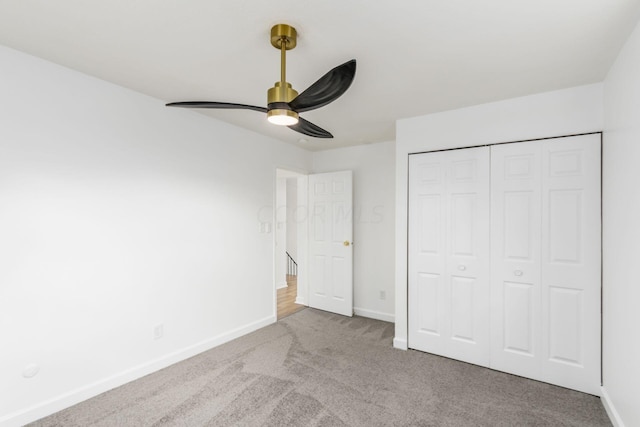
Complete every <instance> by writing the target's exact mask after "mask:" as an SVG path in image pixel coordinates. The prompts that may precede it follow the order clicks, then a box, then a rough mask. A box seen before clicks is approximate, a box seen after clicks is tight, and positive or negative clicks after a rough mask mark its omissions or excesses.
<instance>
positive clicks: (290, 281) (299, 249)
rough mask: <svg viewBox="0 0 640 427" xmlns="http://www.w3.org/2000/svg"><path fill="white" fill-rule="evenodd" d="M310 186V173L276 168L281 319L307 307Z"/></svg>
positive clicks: (276, 247)
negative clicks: (308, 202)
mask: <svg viewBox="0 0 640 427" xmlns="http://www.w3.org/2000/svg"><path fill="white" fill-rule="evenodd" d="M306 188H307V176H306V175H304V174H302V173H300V172H296V171H291V170H287V169H280V168H278V169H276V184H275V205H274V206H275V208H274V216H273V218H274V226H273V230H274V233H273V241H274V269H273V271H274V287H275V290H276V298H275V300H276V304H275V310H276V317H277V319H278V320H280V319H282V318H284V317H287V316H289V315H291V314H293V313H296V312H298V311H300V310H303V309H305V308H306V307H307V304H306V302H305V298H304V289H305V287H304V284H305V282H304V280H305V262H304V258H305V256H306V244H307V241H306V238H307V229H306V220H307V218H306Z"/></svg>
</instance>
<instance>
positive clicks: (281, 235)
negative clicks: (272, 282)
mask: <svg viewBox="0 0 640 427" xmlns="http://www.w3.org/2000/svg"><path fill="white" fill-rule="evenodd" d="M275 216H276V220H275V236H274V237H275V247H276V249H275V250H276V253H275V275H276V288H278V289H280V288H285V287H287V178H284V177H281V176H278V177H277V178H276V213H275Z"/></svg>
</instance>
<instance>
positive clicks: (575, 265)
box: [542, 135, 601, 394]
mask: <svg viewBox="0 0 640 427" xmlns="http://www.w3.org/2000/svg"><path fill="white" fill-rule="evenodd" d="M600 170H601V163H600V135H583V136H576V137H567V138H561V139H557V140H548V141H545V142H544V143H543V164H542V192H543V198H542V240H543V242H544V244H543V246H542V259H543V263H542V283H543V287H542V298H543V301H544V302H545V304H543V311H542V328H543V330H544V331H545V333H544V334H543V336H544V339H543V342H542V346H543V347H542V350H543V353H544V356H545V357H544V358H543V365H542V371H543V378H542V380H543V381H548V382H551V383H554V384H558V385H562V386H565V387H569V388H572V389H576V390H581V391H584V392H587V393H593V394H599V386H600V345H601V344H600V337H601V335H600V329H601V324H600V299H601V282H600V277H601V238H600V236H601V208H600V206H601V204H600V203H601V202H600V198H601V193H600Z"/></svg>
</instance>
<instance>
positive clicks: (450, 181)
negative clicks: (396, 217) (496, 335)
mask: <svg viewBox="0 0 640 427" xmlns="http://www.w3.org/2000/svg"><path fill="white" fill-rule="evenodd" d="M409 204H410V206H409V236H408V237H409V304H410V306H409V347H411V348H414V349H418V350H422V351H427V352H430V353H434V354H439V355H442V356H447V357H452V358H455V359H459V360H463V361H466V362H470V363H475V364H478V365H482V366H488V365H489V353H490V346H489V338H490V330H489V324H490V321H489V319H490V317H489V310H490V308H489V301H490V298H489V283H490V282H489V271H490V265H489V256H490V247H489V222H490V219H489V148H487V147H480V148H473V149H465V150H452V151H442V152H435V153H425V154H417V155H412V156H410V159H409Z"/></svg>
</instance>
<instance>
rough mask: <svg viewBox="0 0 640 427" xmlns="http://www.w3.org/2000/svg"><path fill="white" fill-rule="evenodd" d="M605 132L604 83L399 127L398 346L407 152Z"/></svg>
mask: <svg viewBox="0 0 640 427" xmlns="http://www.w3.org/2000/svg"><path fill="white" fill-rule="evenodd" d="M602 127H603V111H602V84H593V85H587V86H581V87H576V88H571V89H565V90H559V91H554V92H547V93H542V94H538V95H532V96H526V97H521V98H514V99H509V100H506V101H500V102H494V103H490V104H482V105H478V106H474V107H468V108H463V109H459V110H453V111H445V112H442V113H435V114H430V115H426V116H422V117H415V118H410V119H404V120H399V121H398V122H397V124H396V179H395V182H396V184H395V189H396V190H395V195H396V218H395V223H396V227H395V240H396V244H395V246H396V248H397V250H396V259H395V292H396V310H395V314H396V336H395V338H394V346H396V347H397V348H405V349H406V348H407V172H408V171H407V162H408V155H409V153H417V152H422V151H431V150H438V149H446V148H456V147H467V146H476V145H483V144H491V143H497V142H509V141H519V140H525V139H535V138H545V137H552V136H561V135H571V134H577V133H588V132H598V131H601V130H602Z"/></svg>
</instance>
